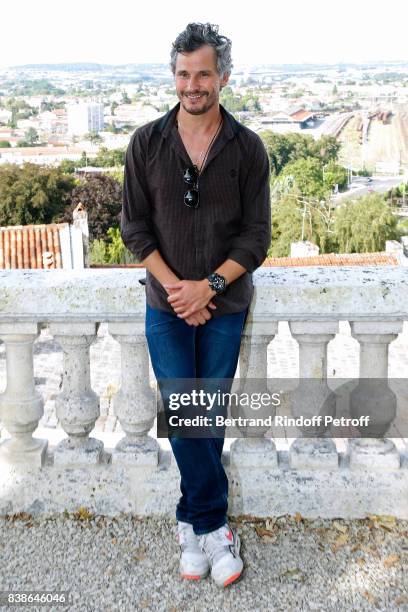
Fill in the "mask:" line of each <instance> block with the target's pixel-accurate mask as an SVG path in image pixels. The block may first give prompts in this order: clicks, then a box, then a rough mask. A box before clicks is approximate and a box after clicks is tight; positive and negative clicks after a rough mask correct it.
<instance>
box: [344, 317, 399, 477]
mask: <svg viewBox="0 0 408 612" xmlns="http://www.w3.org/2000/svg"><path fill="white" fill-rule="evenodd" d="M350 325H351V333H352V336H353V337H354V338H356V340H358V342H359V343H360V380H359V384H358V386H357V387H356V388H355V389H354V390H353V391H352V393H351V396H350V414H351V417H352V418H360V417H363V416H369V421H368V424H367V425H364V424H362V426H359V427H358V429H359V431H360V433H361V434H362V436H364V437H362V438H357V439H353V440H349V444H348V451H349V460H350V468H352V469H353V468H354V469H391V470H392V469H398V468H399V466H400V457H399V453H398V451H397V449H396V447H395V445H394V443H393V442H392V441H391V440H387V439H384V438H383V436H384V435H385V434H386V432H387V431H388V429H389V427H390V425H391V423H392V421H393V420H394V418H395V415H396V411H397V410H396V407H397V401H396V397H395V394H394V392H393V391H392V390H391V389H390V388H389V386H388V348H389V344H390V342H392V341H393V340H395V338H396V337H397V336H398V334H399V333H400V332H401V331H402V325H403V323H402V321H355V322H352V323H350Z"/></svg>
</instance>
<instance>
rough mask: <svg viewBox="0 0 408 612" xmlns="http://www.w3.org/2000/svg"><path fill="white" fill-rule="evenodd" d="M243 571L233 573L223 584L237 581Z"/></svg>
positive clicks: (226, 584)
mask: <svg viewBox="0 0 408 612" xmlns="http://www.w3.org/2000/svg"><path fill="white" fill-rule="evenodd" d="M242 571H243V570H241V571H240V572H237V573H236V574H232V576H230V577H229V578H227V580H225V582H224V583H223V585H222V586H224V587H226V586H228V585H229V584H232V583H233V582H236V581H237V580H238V578H240V577H241V576H242Z"/></svg>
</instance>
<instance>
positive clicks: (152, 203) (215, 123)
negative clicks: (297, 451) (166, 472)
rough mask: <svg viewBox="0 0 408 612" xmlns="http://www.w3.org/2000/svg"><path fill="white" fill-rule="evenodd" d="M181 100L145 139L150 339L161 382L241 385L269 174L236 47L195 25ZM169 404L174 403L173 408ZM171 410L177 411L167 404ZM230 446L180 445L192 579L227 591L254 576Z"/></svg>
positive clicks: (144, 244) (182, 38) (189, 33)
mask: <svg viewBox="0 0 408 612" xmlns="http://www.w3.org/2000/svg"><path fill="white" fill-rule="evenodd" d="M171 68H172V72H173V74H174V78H175V86H176V92H177V96H178V99H179V101H180V102H179V104H177V105H176V106H175V107H174V108H173V109H172V110H171V111H169V112H168V113H167V114H166V115H165V116H164V117H162V118H161V119H159V120H156V121H153V122H151V123H149V124H147V125H145V126H143V127H141V128H139V129H137V130H136V132H135V133H134V134H133V136H132V139H131V141H130V144H129V147H128V150H127V154H126V164H125V179H124V200H123V209H122V218H121V231H122V238H123V241H124V243H125V244H126V246H127V247H128V248H129V249H130V250H131V251H132V252H133V253H134V254H135V255H136V256H137V257H138V259H139V261H141V262H142V263H143V264H144V266H145V267H146V270H147V273H146V274H147V279H146V302H147V303H146V337H147V341H148V346H149V352H150V357H151V361H152V366H153V369H154V373H155V376H156V378H157V379H158V380H159V379H160V380H166V379H171V380H173V381H174V380H178V379H183V380H184V379H194V378H196V377H197V378H201V379H204V380H210V379H217V378H218V379H230V380H232V379H233V378H234V375H235V370H236V367H237V362H238V357H239V349H240V342H241V335H242V330H243V326H244V323H245V319H246V315H247V312H248V308H249V305H250V302H251V299H252V295H253V283H252V272H253V271H254V270H255V269H256V268H257V267H259V266H260V265H261V264H262V262H263V260H264V259H265V257H266V254H267V250H268V247H269V243H270V237H271V236H270V232H271V227H270V204H269V164H268V157H267V154H266V152H265V149H264V147H263V145H262V142H261V140H260V138H259V137H258V136H257V135H256V134H255V133H253V132H252V131H250V130H249V129H247V128H246V127H244V126H243V125H241V124H240V123H238V122H237V121H236V120H235V119H234V118H233V117H232V115H230V114H229V113H228V112H227V111H226V110H225V109H224V108H223V107H222V106H221V105H220V104H219V94H220V91H221V88H222V87H224V86H225V85H226V84H227V83H228V79H229V75H230V72H231V68H232V63H231V41H230V40H229V39H228V38H226V37H225V36H221V35H220V34H218V27H217V26H212V25H210V24H200V23H191V24H189V25H188V26H187V27H186V29H185V30H184V31H183V32H181V34H179V36H178V37H177V39H176V40H175V42H174V43H173V47H172V51H171ZM163 399H165V398H163ZM164 403H165V402H164ZM223 442H224V439H223V437H221V438H215V437H213V436H212V437H209V438H203V437H200V438H188V437H170V443H171V446H172V450H173V453H174V456H175V459H176V461H177V465H178V467H179V470H180V474H181V484H180V489H181V494H182V496H181V498H180V501H179V503H178V506H177V510H176V518H177V520H178V533H179V541H180V545H181V559H180V572H181V575H182V576H183V577H184V578H186V579H200V578H203V577H205V576H206V575H207V574H208V573H209V571H210V569H211V575H212V578H213V579H214V581H215V582H216V584H218V585H220V586H227V585H228V584H231V583H232V582H234V581H235V580H237V579H238V578H239V577H240V575H241V573H242V569H243V563H242V560H241V558H240V556H239V548H240V541H239V537H238V534H237V533H236V532H235V531H234V530H232V529H231V528H230V527H229V526H228V524H227V516H226V513H227V507H228V480H227V477H226V474H225V471H224V468H223V466H222V463H221V456H222V448H223Z"/></svg>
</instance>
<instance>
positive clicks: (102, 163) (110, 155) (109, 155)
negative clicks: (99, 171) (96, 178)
mask: <svg viewBox="0 0 408 612" xmlns="http://www.w3.org/2000/svg"><path fill="white" fill-rule="evenodd" d="M125 152H126V147H122V148H119V149H108V148H107V147H101V148H100V149H99V151H98V155H97V156H96V158H95V160H94V164H95V166H98V167H99V168H111V167H113V166H123V165H124V163H125Z"/></svg>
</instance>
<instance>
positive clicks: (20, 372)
mask: <svg viewBox="0 0 408 612" xmlns="http://www.w3.org/2000/svg"><path fill="white" fill-rule="evenodd" d="M38 334H39V326H38V324H37V323H29V322H27V323H0V338H1V339H2V340H3V342H4V344H5V347H6V367H7V386H6V390H5V391H4V393H3V394H2V395H1V396H0V418H1V421H2V422H3V424H4V426H5V428H6V430H7V431H8V432H9V434H10V436H11V438H9V439H8V440H5V441H4V442H3V443H2V444H1V445H0V458H1V459H2V460H4V461H6V462H7V463H10V464H17V463H18V464H25V465H27V467H28V466H30V467H31V466H35V467H41V466H42V465H43V463H44V460H45V456H46V451H47V444H48V443H47V441H46V440H40V439H38V438H33V437H32V434H33V432H34V431H35V430H36V429H37V427H38V422H39V420H40V419H41V417H42V415H43V414H44V404H43V399H42V397H41V395H40V394H39V393H38V392H37V391H36V389H35V384H34V369H33V343H34V341H35V339H36V338H37V337H38Z"/></svg>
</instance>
